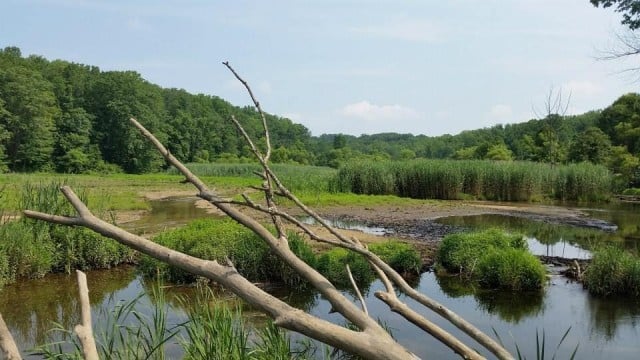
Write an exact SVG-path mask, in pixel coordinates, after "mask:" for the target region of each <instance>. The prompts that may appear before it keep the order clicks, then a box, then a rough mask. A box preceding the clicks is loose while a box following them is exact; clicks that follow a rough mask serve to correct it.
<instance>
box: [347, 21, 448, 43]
mask: <svg viewBox="0 0 640 360" xmlns="http://www.w3.org/2000/svg"><path fill="white" fill-rule="evenodd" d="M350 30H351V31H352V32H354V33H356V34H363V35H368V36H372V37H376V38H384V39H391V40H405V41H413V42H429V43H433V42H438V41H441V40H442V37H443V31H442V30H441V28H440V27H439V26H437V25H435V24H434V23H432V22H429V21H418V20H412V19H397V20H394V21H393V22H388V23H386V24H381V25H372V26H360V27H354V28H351V29H350Z"/></svg>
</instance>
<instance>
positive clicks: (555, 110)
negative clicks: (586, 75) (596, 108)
mask: <svg viewBox="0 0 640 360" xmlns="http://www.w3.org/2000/svg"><path fill="white" fill-rule="evenodd" d="M570 103H571V92H569V95H568V96H567V97H566V98H565V97H564V96H563V91H562V88H559V89H558V90H556V89H555V88H554V87H553V86H551V87H549V92H548V93H547V96H546V98H545V99H544V110H543V111H542V112H539V111H538V109H537V108H536V107H535V106H531V109H532V110H533V114H534V115H535V117H536V118H538V119H544V118H547V117H549V116H551V115H559V116H561V117H563V116H565V115H566V114H567V111H568V110H569V104H570Z"/></svg>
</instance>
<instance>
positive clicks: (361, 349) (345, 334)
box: [24, 186, 416, 359]
mask: <svg viewBox="0 0 640 360" xmlns="http://www.w3.org/2000/svg"><path fill="white" fill-rule="evenodd" d="M61 190H62V193H63V194H64V195H65V197H66V198H67V200H68V201H69V202H70V203H71V205H72V206H73V207H74V208H75V209H76V211H77V212H78V216H76V217H66V216H59V215H51V214H45V213H41V212H37V211H31V210H25V211H24V215H25V216H26V217H29V218H32V219H38V220H45V221H48V222H51V223H56V224H61V225H80V226H83V227H86V228H89V229H91V230H93V231H95V232H97V233H99V234H102V235H104V236H107V237H110V238H112V239H114V240H116V241H118V242H120V243H121V244H124V245H126V246H128V247H131V248H133V249H135V250H138V251H140V252H141V253H143V254H146V255H149V256H151V257H153V258H155V259H158V260H160V261H163V262H165V263H167V264H169V265H171V266H175V267H177V268H180V269H182V270H184V271H188V272H190V273H192V274H195V275H198V276H202V277H205V278H207V279H210V280H212V281H215V282H217V283H219V284H221V285H222V286H224V287H225V288H227V289H229V290H230V291H231V292H233V293H234V294H236V295H238V296H239V297H241V298H242V299H243V300H244V301H246V302H247V303H249V304H251V305H252V306H254V307H256V308H257V309H259V310H260V311H262V312H264V313H266V314H267V315H269V316H271V317H272V318H273V319H274V322H275V324H276V325H278V326H280V327H283V328H285V329H289V330H292V331H296V332H299V333H301V334H303V335H306V336H308V337H311V338H313V339H317V340H319V341H321V342H323V343H326V344H329V345H331V346H334V347H336V348H339V349H342V350H344V351H347V352H350V353H354V354H358V355H360V356H362V357H365V358H367V359H413V358H416V357H415V355H413V354H412V353H410V352H409V351H407V350H406V349H405V348H404V347H402V346H401V345H400V344H398V343H397V342H395V341H394V340H393V339H392V338H391V336H389V335H388V334H387V333H386V332H385V331H384V330H383V329H381V328H380V327H379V325H378V324H377V323H376V322H375V321H373V320H371V319H369V318H368V317H366V316H364V315H363V313H362V311H360V309H358V308H357V307H355V305H353V304H351V303H350V302H349V301H347V300H346V299H345V302H347V303H349V304H350V305H351V306H352V307H353V308H354V310H355V312H357V313H358V314H359V321H358V323H360V324H364V325H365V326H363V328H362V331H353V330H349V329H346V328H344V327H341V326H338V325H335V324H332V323H330V322H327V321H325V320H322V319H320V318H317V317H315V316H313V315H310V314H307V313H305V312H304V311H302V310H300V309H297V308H294V307H292V306H290V305H288V304H287V303H285V302H283V301H282V300H280V299H278V298H276V297H274V296H272V295H270V294H269V293H267V292H265V291H264V290H262V289H260V288H258V287H257V286H256V285H254V284H253V283H251V282H250V281H248V280H247V279H246V278H244V277H243V276H242V275H240V274H239V273H238V272H237V271H236V269H235V268H233V267H232V266H228V265H223V264H220V263H218V262H217V261H208V260H202V259H199V258H196V257H193V256H189V255H186V254H184V253H181V252H178V251H175V250H172V249H169V248H166V247H164V246H161V245H159V244H156V243H154V242H153V241H150V240H147V239H145V238H143V237H141V236H138V235H134V234H132V233H129V232H127V231H126V230H123V229H121V228H118V227H117V226H115V225H113V224H110V223H108V222H106V221H103V220H101V219H99V218H97V217H96V216H94V215H93V214H92V213H91V212H90V211H89V210H88V208H87V207H86V205H85V204H84V203H82V201H81V200H80V199H79V198H78V196H77V195H76V194H75V193H74V192H73V190H71V188H69V187H67V186H64V187H62V188H61ZM342 305H343V306H342V307H344V304H342ZM342 307H341V308H342ZM367 319H368V320H367ZM370 324H371V325H370Z"/></svg>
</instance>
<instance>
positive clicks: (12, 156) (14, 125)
mask: <svg viewBox="0 0 640 360" xmlns="http://www.w3.org/2000/svg"><path fill="white" fill-rule="evenodd" d="M0 99H2V100H3V101H4V103H5V104H4V109H5V110H4V111H3V113H2V114H0V126H2V127H4V128H5V129H6V130H9V134H8V139H7V140H6V142H5V151H6V155H7V157H8V163H9V168H10V169H12V170H14V171H43V170H47V169H49V168H50V165H51V154H52V151H53V141H54V130H55V128H54V119H55V118H56V116H58V114H59V112H60V110H59V108H58V106H57V104H56V98H55V96H54V94H53V92H52V91H51V86H50V84H49V83H48V82H47V81H46V80H45V79H43V78H42V75H40V73H38V72H36V71H34V70H31V69H28V68H26V67H23V66H11V67H8V68H4V69H2V68H0ZM5 136H6V135H5Z"/></svg>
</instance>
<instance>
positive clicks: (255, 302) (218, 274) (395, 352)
mask: <svg viewBox="0 0 640 360" xmlns="http://www.w3.org/2000/svg"><path fill="white" fill-rule="evenodd" d="M223 64H224V65H225V66H226V67H227V68H228V69H229V70H230V71H231V72H232V73H233V75H234V76H235V77H236V78H237V79H238V80H239V81H240V82H241V83H242V84H243V85H244V86H245V88H246V90H247V92H248V93H249V95H250V97H251V99H252V101H253V103H254V105H255V107H256V108H257V110H258V112H259V114H260V116H261V119H262V125H263V129H264V140H265V144H266V145H265V149H259V148H258V147H257V146H256V144H255V142H254V141H253V139H251V137H250V136H249V135H248V134H247V132H246V131H245V130H244V128H243V126H242V124H241V123H240V122H239V121H238V120H237V119H236V118H235V117H234V116H231V121H232V122H233V123H234V124H235V126H236V127H237V128H238V131H239V132H240V133H241V134H242V136H243V137H244V140H245V141H246V142H247V144H248V146H249V147H250V148H251V150H252V152H253V154H254V156H255V157H256V159H257V160H258V162H259V163H260V165H261V166H262V172H261V173H259V174H258V175H259V176H260V177H261V179H262V180H263V182H262V186H260V187H256V188H255V189H257V190H259V191H260V192H262V193H263V194H264V203H258V202H256V201H254V200H252V199H251V198H250V197H249V196H248V195H247V194H243V195H242V197H243V200H241V201H238V200H228V199H224V198H222V197H220V196H219V195H218V194H216V193H215V192H214V191H212V190H211V189H209V188H208V187H207V186H206V185H205V183H204V182H203V181H202V180H200V179H199V178H198V177H197V176H196V175H194V174H193V173H192V172H191V171H190V170H189V169H188V168H187V167H186V166H185V165H184V164H183V163H181V162H180V161H179V160H178V159H176V158H175V157H174V156H173V155H172V154H171V153H170V152H169V151H168V150H167V149H166V148H165V147H164V145H163V144H161V143H160V142H159V141H158V139H157V138H156V137H155V136H154V135H153V134H152V133H151V132H149V131H148V130H147V129H145V128H144V126H142V125H141V124H140V123H139V122H138V121H137V120H136V119H134V118H131V119H130V121H131V123H132V124H133V126H135V127H136V128H138V130H140V132H141V134H142V135H143V136H144V137H145V138H146V139H147V140H148V141H150V142H151V143H152V144H153V145H154V146H155V147H156V149H157V150H158V151H159V152H160V153H161V154H162V156H163V157H164V158H165V160H166V161H167V162H168V163H169V164H171V165H173V166H174V167H176V168H177V169H178V171H180V173H182V175H184V176H185V182H188V183H191V184H192V185H193V186H194V187H195V188H196V190H197V192H198V196H199V197H200V198H202V199H204V200H207V201H208V202H210V203H211V204H213V205H214V206H215V207H217V208H218V209H220V210H221V211H222V212H224V213H225V214H226V215H228V216H229V217H231V218H232V219H234V220H235V221H237V222H238V223H240V224H242V225H244V226H245V227H246V228H248V229H250V230H251V231H253V232H254V233H255V234H257V235H258V236H260V237H261V238H262V239H263V240H264V242H265V243H266V244H267V245H268V246H269V247H270V249H271V251H272V252H273V253H274V254H276V255H277V256H279V257H280V258H281V259H283V260H284V261H285V262H286V263H287V264H288V265H289V266H290V267H291V268H292V269H294V270H295V271H296V272H297V273H298V274H300V275H301V276H302V277H304V278H305V279H306V280H307V281H308V282H309V283H310V284H311V285H312V286H313V287H314V288H315V289H316V290H317V291H318V292H319V293H320V294H321V295H322V296H323V297H324V298H325V299H326V300H327V301H328V302H329V303H330V304H331V306H332V308H333V309H334V310H335V311H336V312H338V313H340V314H341V315H342V316H343V317H344V318H345V319H346V320H347V321H349V322H350V323H352V324H353V325H355V327H356V328H357V330H351V329H347V328H345V327H342V326H339V325H336V324H333V323H330V322H328V321H326V320H323V319H321V318H318V317H316V316H313V315H311V314H308V313H305V312H304V311H302V310H300V309H297V308H295V307H292V306H290V305H289V304H287V303H285V302H283V301H282V300H280V299H278V298H276V297H274V296H272V295H270V294H269V293H267V292H265V291H263V290H262V289H260V288H259V287H257V286H256V285H254V284H253V283H251V282H250V281H248V280H247V279H246V278H244V277H243V276H242V275H240V274H239V273H238V272H237V271H236V269H235V267H234V266H233V264H232V263H230V262H227V263H225V264H221V263H219V262H218V261H210V260H203V259H199V258H196V257H193V256H189V255H187V254H184V253H181V252H178V251H175V250H172V249H169V248H166V247H163V246H161V245H159V244H156V243H154V242H152V241H150V240H148V239H146V238H144V237H141V236H138V235H134V234H132V233H129V232H127V231H125V230H123V229H121V228H119V227H117V226H115V225H113V224H110V223H108V222H106V221H104V220H101V219H99V218H98V217H96V216H95V215H93V214H92V213H91V211H90V210H89V209H88V208H87V207H86V205H85V204H84V203H83V202H82V201H81V200H80V199H79V198H78V196H76V194H75V193H74V192H73V190H72V189H71V188H69V187H66V186H65V187H62V188H61V191H62V193H63V194H64V196H65V197H66V198H67V200H68V201H69V202H70V203H71V205H72V206H73V207H74V209H75V210H76V212H77V214H76V215H73V216H59V215H52V214H45V213H41V212H36V211H30V210H25V211H24V215H25V216H26V217H28V218H32V219H38V220H43V221H47V222H50V223H54V224H60V225H68V226H83V227H86V228H88V229H91V230H93V231H95V232H97V233H99V234H102V235H104V236H106V237H109V238H112V239H114V240H116V241H118V242H120V243H121V244H124V245H126V246H129V247H131V248H133V249H135V250H137V251H139V252H141V253H144V254H146V255H149V256H151V257H153V258H155V259H158V260H160V261H163V262H165V263H167V264H169V265H172V266H175V267H178V268H180V269H182V270H185V271H188V272H191V273H193V274H196V275H199V276H203V277H205V278H208V279H210V280H213V281H215V282H217V283H219V284H221V285H223V286H224V287H225V288H227V289H229V290H230V291H231V292H233V293H235V294H236V295H238V296H239V297H240V298H242V299H243V300H244V301H246V302H248V303H249V304H251V305H252V306H254V307H255V308H257V309H259V310H260V311H262V312H264V313H265V314H267V315H269V316H270V317H271V318H273V320H274V322H275V324H276V325H277V326H280V327H282V328H285V329H288V330H291V331H296V332H298V333H300V334H303V335H305V336H308V337H310V338H313V339H316V340H318V341H321V342H323V343H325V344H328V345H331V346H333V347H336V348H339V349H341V350H344V351H346V352H349V353H353V354H357V355H359V356H362V357H364V358H367V359H415V358H417V357H416V356H415V355H414V354H413V353H411V352H410V351H409V350H407V349H406V348H405V347H404V346H402V345H401V344H399V343H398V342H397V341H396V340H394V339H393V338H392V337H391V336H390V335H389V334H388V333H387V332H386V331H385V330H384V329H383V328H382V327H381V326H380V325H379V324H378V322H377V321H376V320H375V319H373V318H372V317H371V316H369V314H368V312H367V310H366V304H364V299H363V298H362V297H361V296H360V297H359V299H360V300H359V301H360V302H361V303H362V308H359V307H358V306H356V304H354V303H353V302H352V301H351V300H350V299H348V298H347V297H345V296H344V295H342V293H341V292H340V291H339V290H338V289H336V287H335V286H334V285H333V284H332V283H331V282H330V281H329V280H327V279H326V278H325V277H324V276H323V275H322V274H320V273H319V272H318V271H316V270H315V269H314V268H312V267H311V266H309V265H308V264H306V263H305V262H304V261H302V260H301V259H300V258H298V257H297V256H296V255H295V254H294V253H293V252H292V251H291V249H290V248H289V244H288V239H287V236H286V231H285V224H289V225H293V226H296V227H298V228H299V229H300V230H301V231H303V232H304V233H305V234H306V235H307V236H308V237H309V238H310V239H313V240H315V241H320V242H323V243H327V244H330V245H333V246H337V247H341V248H344V249H347V250H350V251H353V252H356V253H358V254H361V255H363V256H364V257H365V258H366V259H367V260H368V262H369V264H370V265H371V266H372V268H373V269H374V270H375V272H376V273H377V274H378V276H379V278H380V279H381V281H382V282H383V284H384V286H385V290H384V291H378V292H376V294H375V295H376V297H377V298H378V299H380V300H382V301H383V302H385V303H386V304H387V305H388V306H389V309H390V310H391V311H393V312H396V313H398V314H400V315H401V316H403V317H404V318H405V319H406V320H407V321H408V322H411V323H413V324H415V325H416V326H417V327H418V328H419V329H422V330H423V331H425V332H426V333H427V334H429V335H431V336H434V337H435V338H436V339H438V340H439V341H440V342H442V343H443V344H444V345H446V346H448V347H449V348H450V349H451V350H452V351H454V352H455V353H457V354H459V355H460V356H461V357H462V358H465V359H483V358H484V357H483V356H482V355H481V354H480V353H479V352H477V351H476V350H474V349H472V348H471V347H470V346H468V345H467V344H465V343H463V342H462V341H460V340H459V339H458V338H456V337H455V336H453V335H452V334H450V333H448V332H447V331H445V330H444V329H442V328H441V327H439V326H438V325H436V324H434V323H433V322H431V321H430V320H428V319H427V318H426V317H425V316H423V315H422V314H420V313H419V312H418V311H416V310H414V309H411V308H410V307H409V306H408V305H407V304H405V303H403V302H402V301H400V299H399V298H398V297H397V296H396V289H397V290H399V291H400V292H402V293H404V294H405V295H406V296H408V297H410V298H412V299H414V300H415V301H416V302H417V303H418V304H420V305H422V306H424V307H426V308H428V309H431V310H432V311H434V312H435V313H436V314H438V315H440V316H442V317H443V318H444V319H446V320H448V321H449V322H450V323H451V324H453V325H455V326H456V327H457V328H458V329H460V330H461V331H462V332H464V333H466V334H467V335H469V336H470V337H471V338H472V339H474V340H475V341H476V342H477V343H478V344H480V345H481V346H482V347H483V348H485V349H486V350H488V351H489V352H490V353H492V354H493V355H494V356H495V357H497V358H499V359H513V356H512V355H511V354H510V353H509V352H508V351H507V350H505V349H504V348H503V347H502V346H501V345H500V344H499V343H498V342H496V341H495V340H493V339H492V338H491V337H489V336H488V335H486V334H485V333H483V332H482V331H480V330H479V329H477V328H476V327H475V326H473V325H472V324H471V323H469V322H468V321H466V320H465V319H463V318H462V317H460V316H458V315H457V314H455V313H454V312H453V311H451V310H449V309H448V308H446V307H445V306H443V305H442V304H439V303H438V302H436V301H435V300H433V299H431V298H429V297H428V296H427V295H426V294H423V293H421V292H419V291H417V290H415V289H414V288H412V287H411V286H410V285H409V284H408V283H407V282H406V281H405V280H404V279H403V278H402V276H401V275H400V274H399V273H398V272H396V271H395V270H393V269H392V268H391V267H390V266H389V265H388V264H386V263H385V262H384V261H382V260H381V259H380V258H379V257H378V256H377V255H375V254H373V253H372V252H370V251H369V250H368V249H367V247H366V245H364V244H362V243H361V242H360V241H358V240H357V239H355V238H349V237H346V236H344V235H342V234H341V233H340V231H338V230H337V229H335V228H333V227H332V226H331V225H330V224H329V223H328V222H326V221H325V220H324V219H323V218H321V217H320V216H319V215H318V214H317V213H316V212H315V211H313V210H312V209H311V208H309V207H307V206H306V205H305V204H304V203H302V201H300V200H299V199H298V198H297V197H296V196H295V195H294V194H293V193H291V192H290V191H289V190H288V189H287V188H286V187H285V186H284V185H283V184H282V182H281V181H280V180H279V178H278V177H277V175H276V174H275V173H274V172H273V171H272V169H271V167H270V166H269V160H270V156H271V141H270V136H269V128H268V124H267V120H266V116H265V114H264V112H263V111H262V108H261V106H260V104H259V102H258V101H257V100H256V98H255V97H254V95H253V92H252V91H251V88H250V87H249V85H248V83H247V82H246V81H245V80H243V79H242V78H241V77H240V76H239V75H238V74H237V73H236V71H235V70H234V69H233V68H232V67H231V66H230V65H229V63H228V62H224V63H223ZM279 198H285V199H287V200H288V201H290V202H292V203H293V204H295V205H296V206H297V207H299V208H300V209H301V210H302V211H303V212H304V213H306V214H307V215H308V216H310V217H312V218H313V219H314V220H315V221H316V222H317V223H318V224H320V226H322V227H324V228H325V229H327V230H328V233H329V235H327V236H321V235H318V234H317V233H316V232H314V231H313V230H312V229H311V228H310V227H308V226H307V225H305V224H303V223H302V222H301V221H299V220H298V219H296V218H295V217H294V216H291V215H290V214H288V213H287V212H285V211H283V210H281V209H279V207H278V205H277V203H278V199H279ZM240 207H248V208H252V209H254V210H257V211H260V212H263V213H265V214H268V215H269V217H270V218H271V220H272V223H273V226H274V227H275V229H276V231H275V234H273V233H272V232H271V231H269V230H268V229H267V228H266V227H265V226H264V225H263V224H261V223H260V222H258V221H257V220H256V219H254V218H252V217H251V216H249V215H247V214H246V213H245V212H242V211H240V210H239V208H240ZM78 276H79V281H80V275H78ZM84 281H85V284H86V279H85V280H84ZM356 290H357V288H356ZM84 295H86V292H84V294H83V290H81V299H83V296H84ZM87 300H88V297H87ZM83 301H84V300H82V301H81V302H83ZM86 316H87V317H85V312H84V307H83V316H82V324H80V325H78V326H77V327H76V332H77V334H78V336H79V337H80V338H81V339H83V337H85V338H86V341H85V340H83V341H82V345H83V347H84V349H83V351H84V354H85V358H86V359H95V358H97V353H96V352H95V341H94V340H93V338H92V335H91V331H90V330H91V324H90V321H91V319H90V313H87V314H86ZM2 325H4V324H3V323H2V322H1V318H0V346H2V349H3V351H5V353H9V354H15V352H17V348H15V343H13V341H12V340H11V338H10V334H8V330H6V326H5V327H3V326H2ZM3 330H6V332H5V331H3ZM7 334H8V337H7ZM89 337H91V340H89V339H88V338H89ZM7 339H9V341H8V343H13V346H14V349H15V352H14V353H12V352H11V351H12V350H11V349H12V348H11V346H6V347H5V340H7ZM7 349H8V350H7ZM10 356H11V355H10ZM14 356H15V355H14ZM18 356H19V354H18ZM93 356H95V357H93ZM18 358H19V357H18Z"/></svg>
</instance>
